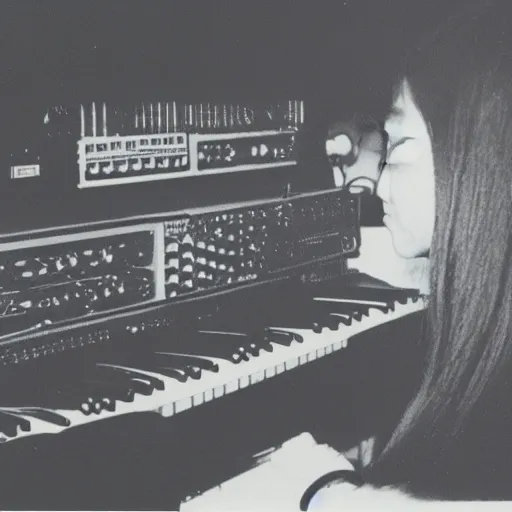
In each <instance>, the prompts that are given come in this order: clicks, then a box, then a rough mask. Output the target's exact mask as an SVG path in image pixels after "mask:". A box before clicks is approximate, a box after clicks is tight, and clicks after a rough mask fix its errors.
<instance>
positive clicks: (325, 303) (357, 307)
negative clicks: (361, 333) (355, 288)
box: [311, 297, 388, 320]
mask: <svg viewBox="0 0 512 512" xmlns="http://www.w3.org/2000/svg"><path fill="white" fill-rule="evenodd" d="M318 299H320V297H319V298H316V300H314V301H313V304H312V305H311V307H312V308H313V309H315V310H316V311H318V312H319V314H322V313H327V314H330V313H345V314H347V315H352V316H354V315H357V314H360V315H362V316H369V315H370V310H371V308H372V307H374V306H369V305H367V304H358V303H353V302H339V301H337V300H329V299H330V298H329V297H321V300H318ZM382 308H384V309H385V312H387V311H388V308H387V306H382V307H381V308H379V309H382ZM354 318H355V319H356V320H357V318H356V316H354Z"/></svg>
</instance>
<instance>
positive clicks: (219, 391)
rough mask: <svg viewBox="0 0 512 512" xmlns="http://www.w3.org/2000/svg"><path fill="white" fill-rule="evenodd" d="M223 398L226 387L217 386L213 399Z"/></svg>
mask: <svg viewBox="0 0 512 512" xmlns="http://www.w3.org/2000/svg"><path fill="white" fill-rule="evenodd" d="M221 396H224V386H217V387H216V388H215V389H214V390H213V398H220V397H221Z"/></svg>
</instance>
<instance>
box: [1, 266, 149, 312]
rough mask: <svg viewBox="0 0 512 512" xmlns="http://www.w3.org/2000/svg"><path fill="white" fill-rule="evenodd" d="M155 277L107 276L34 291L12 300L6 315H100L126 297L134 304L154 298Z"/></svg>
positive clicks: (147, 275)
mask: <svg viewBox="0 0 512 512" xmlns="http://www.w3.org/2000/svg"><path fill="white" fill-rule="evenodd" d="M143 272H144V271H143ZM144 274H146V275H144ZM152 277H153V276H152V273H151V271H149V270H147V271H145V272H144V273H141V271H139V272H138V275H134V276H130V275H124V276H123V278H120V277H119V276H117V275H106V276H103V277H101V278H98V279H93V280H87V281H76V282H73V283H65V284H61V285H59V286H51V287H45V288H42V289H32V290H28V291H26V292H24V293H21V294H16V296H15V297H11V298H10V301H9V303H8V304H6V309H5V310H4V314H5V315H9V314H18V313H22V312H25V311H30V310H44V311H54V312H56V313H58V314H65V313H66V312H67V313H70V314H73V313H71V312H74V313H76V314H86V313H89V312H93V311H100V310H103V309H104V308H105V307H108V304H109V303H112V302H116V299H117V300H119V299H122V298H124V297H125V296H127V299H128V300H129V301H130V302H134V301H135V300H137V299H148V298H150V297H151V296H152V294H153V278H152ZM130 299H131V300H130ZM125 300H126V299H125Z"/></svg>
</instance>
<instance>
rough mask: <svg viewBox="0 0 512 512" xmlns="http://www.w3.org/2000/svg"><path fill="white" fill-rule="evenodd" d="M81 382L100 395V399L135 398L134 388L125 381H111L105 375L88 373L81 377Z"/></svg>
mask: <svg viewBox="0 0 512 512" xmlns="http://www.w3.org/2000/svg"><path fill="white" fill-rule="evenodd" d="M83 382H84V383H86V384H87V386H89V387H90V388H91V389H92V392H93V393H95V394H97V396H101V397H102V400H105V399H108V400H112V401H114V402H115V401H116V400H119V401H120V402H133V401H134V399H135V390H134V389H133V388H131V387H130V383H127V382H126V381H124V382H113V381H112V380H108V379H107V378H106V377H105V376H98V375H90V376H85V377H83Z"/></svg>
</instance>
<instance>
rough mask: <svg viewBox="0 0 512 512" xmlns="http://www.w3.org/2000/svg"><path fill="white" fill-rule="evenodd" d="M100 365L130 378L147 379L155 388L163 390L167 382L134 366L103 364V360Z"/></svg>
mask: <svg viewBox="0 0 512 512" xmlns="http://www.w3.org/2000/svg"><path fill="white" fill-rule="evenodd" d="M98 366H99V367H101V368H107V369H110V370H112V371H113V372H119V373H121V374H124V375H126V376H127V377H129V378H130V379H141V380H145V381H147V382H148V383H149V384H150V385H151V386H153V388H154V389H157V390H159V391H162V390H163V389H165V382H164V381H163V380H162V379H159V378H158V377H155V376H153V375H148V374H147V373H143V372H139V371H137V370H136V369H132V368H122V367H121V366H122V365H120V366H115V365H110V364H108V365H103V364H102V363H101V362H99V363H98Z"/></svg>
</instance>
